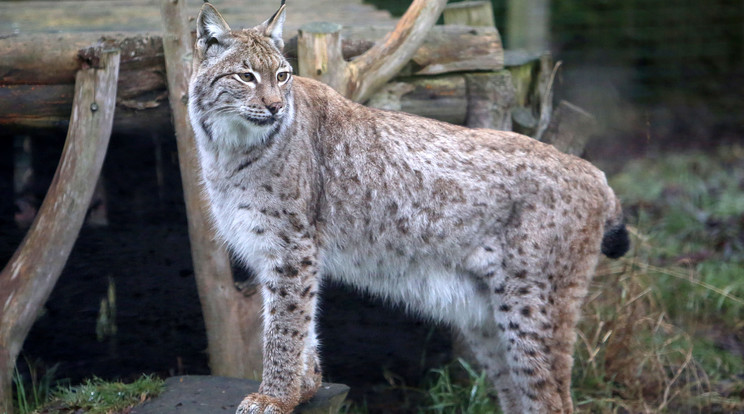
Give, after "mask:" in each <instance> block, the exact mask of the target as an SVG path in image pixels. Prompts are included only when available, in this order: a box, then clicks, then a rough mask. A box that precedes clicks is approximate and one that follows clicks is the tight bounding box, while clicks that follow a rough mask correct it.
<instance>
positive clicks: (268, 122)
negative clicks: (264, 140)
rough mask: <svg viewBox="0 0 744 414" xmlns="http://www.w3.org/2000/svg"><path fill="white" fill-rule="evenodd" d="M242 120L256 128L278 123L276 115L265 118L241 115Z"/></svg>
mask: <svg viewBox="0 0 744 414" xmlns="http://www.w3.org/2000/svg"><path fill="white" fill-rule="evenodd" d="M243 119H245V120H246V121H248V122H250V123H252V124H254V125H257V126H268V125H272V124H273V123H275V122H276V121H278V118H277V117H276V115H270V116H267V117H265V118H255V117H252V116H249V115H243Z"/></svg>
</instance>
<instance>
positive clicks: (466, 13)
mask: <svg viewBox="0 0 744 414" xmlns="http://www.w3.org/2000/svg"><path fill="white" fill-rule="evenodd" d="M443 15H444V24H459V25H464V26H486V27H496V24H495V23H494V20H493V6H492V5H491V2H490V1H463V2H459V3H452V4H449V5H447V7H446V8H445V9H444V13H443Z"/></svg>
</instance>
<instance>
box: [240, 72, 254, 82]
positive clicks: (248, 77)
mask: <svg viewBox="0 0 744 414" xmlns="http://www.w3.org/2000/svg"><path fill="white" fill-rule="evenodd" d="M237 75H238V79H240V80H242V81H243V82H255V81H256V77H255V76H254V75H253V74H252V73H250V72H246V73H238V74H237Z"/></svg>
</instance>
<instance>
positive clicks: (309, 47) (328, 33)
mask: <svg viewBox="0 0 744 414" xmlns="http://www.w3.org/2000/svg"><path fill="white" fill-rule="evenodd" d="M341 27H342V26H341V25H340V24H336V23H309V24H306V25H304V26H302V27H300V31H299V34H298V35H297V65H298V69H299V74H300V76H305V77H308V78H313V79H316V80H319V81H321V82H323V83H325V84H326V85H329V86H330V87H332V88H333V89H336V90H339V91H340V90H343V89H344V88H345V87H346V82H347V74H346V70H347V67H346V62H345V61H344V58H343V52H342V50H341Z"/></svg>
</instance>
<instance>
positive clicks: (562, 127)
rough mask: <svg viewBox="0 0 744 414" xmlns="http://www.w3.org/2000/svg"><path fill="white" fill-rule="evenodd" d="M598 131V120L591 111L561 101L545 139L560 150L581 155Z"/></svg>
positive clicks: (552, 117)
mask: <svg viewBox="0 0 744 414" xmlns="http://www.w3.org/2000/svg"><path fill="white" fill-rule="evenodd" d="M596 132H597V120H596V118H594V116H592V115H591V114H590V113H588V112H586V111H584V110H583V109H581V108H579V107H578V106H576V105H573V104H571V103H569V102H566V101H560V102H559V103H558V107H557V108H556V109H555V111H554V112H553V115H552V116H551V120H550V125H549V126H548V129H547V130H546V131H545V134H544V136H543V141H544V142H547V143H548V144H552V145H553V146H555V147H556V148H558V149H559V150H561V151H563V152H565V153H567V154H573V155H577V156H580V155H581V153H582V152H584V147H585V146H586V143H587V141H588V140H589V138H590V137H591V136H592V135H593V134H595V133H596Z"/></svg>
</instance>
